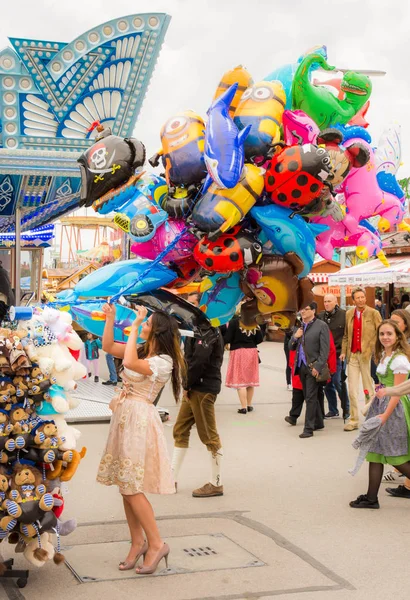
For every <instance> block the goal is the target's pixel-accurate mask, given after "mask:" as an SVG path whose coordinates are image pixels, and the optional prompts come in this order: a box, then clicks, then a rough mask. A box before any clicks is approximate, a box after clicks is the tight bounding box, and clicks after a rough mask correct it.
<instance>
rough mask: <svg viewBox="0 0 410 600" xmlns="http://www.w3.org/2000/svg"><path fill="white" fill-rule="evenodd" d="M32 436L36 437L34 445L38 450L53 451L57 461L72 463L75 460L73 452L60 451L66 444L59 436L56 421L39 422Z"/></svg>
mask: <svg viewBox="0 0 410 600" xmlns="http://www.w3.org/2000/svg"><path fill="white" fill-rule="evenodd" d="M31 434H32V435H33V436H34V443H35V444H36V445H37V447H38V448H41V449H43V450H53V452H54V454H55V458H56V459H57V461H64V462H66V463H70V462H71V461H72V460H73V452H72V450H66V451H62V450H60V446H61V444H63V443H64V440H63V439H62V438H60V437H59V436H58V431H57V426H56V424H55V423H54V421H43V420H39V422H38V424H37V425H36V426H35V427H34V428H33V430H32V432H31ZM50 462H52V461H50Z"/></svg>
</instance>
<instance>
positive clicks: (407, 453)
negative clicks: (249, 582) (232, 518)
mask: <svg viewBox="0 0 410 600" xmlns="http://www.w3.org/2000/svg"><path fill="white" fill-rule="evenodd" d="M3 270H4V269H3ZM0 271H1V265H0ZM0 275H1V273H0ZM6 283H8V284H9V281H8V282H6ZM5 291H7V290H5ZM8 294H9V292H8V291H7V294H5V298H4V301H6V300H7V303H9V295H8ZM186 299H187V300H188V301H189V302H190V303H192V304H194V305H196V306H199V304H200V295H199V294H198V293H197V292H194V293H191V294H189V295H188V296H187V297H186ZM351 301H352V303H353V306H352V307H351V308H348V310H347V311H346V310H344V309H342V308H341V307H340V306H339V305H338V301H337V298H336V296H334V295H333V294H327V295H326V296H325V297H324V310H323V311H321V312H318V307H317V304H316V303H315V302H311V303H310V304H308V305H307V306H304V307H302V309H301V310H300V313H299V314H298V315H297V320H296V323H295V326H294V327H293V328H292V329H289V330H287V331H286V332H285V339H284V349H285V356H286V385H287V389H288V390H289V391H291V392H292V399H291V408H290V411H289V414H288V415H287V416H286V417H285V421H286V422H287V423H288V424H289V425H290V426H292V427H294V426H295V425H296V424H297V421H298V419H300V418H301V415H302V410H303V406H304V405H305V415H304V427H303V431H302V432H301V433H300V435H299V437H300V438H301V439H307V438H311V437H313V436H314V435H315V432H317V431H319V430H322V429H324V428H325V423H326V421H327V420H329V419H337V418H340V417H341V418H342V419H343V421H342V422H343V428H344V431H346V432H352V431H356V430H359V405H360V402H361V398H362V393H361V391H363V394H364V397H365V403H364V407H363V408H362V411H361V412H362V413H363V415H364V416H365V417H366V418H365V421H364V424H363V425H362V427H361V428H360V431H357V433H358V437H357V438H356V439H355V441H354V444H355V445H356V447H358V448H359V449H360V452H359V458H358V462H357V465H356V467H355V470H354V472H355V471H356V470H357V469H358V468H360V465H361V463H362V462H363V460H364V458H366V460H367V462H368V463H369V480H368V489H367V491H366V493H364V494H361V495H360V496H358V498H356V499H355V500H353V501H352V502H350V506H351V507H352V508H367V509H377V508H379V501H378V492H379V488H380V485H381V483H382V482H385V483H389V484H391V483H398V484H399V485H398V486H397V487H387V488H386V489H387V492H388V493H389V494H390V495H391V496H395V497H399V498H410V401H409V397H408V394H410V379H409V375H410V344H409V342H410V303H409V300H408V297H405V296H403V297H402V299H401V302H400V301H399V299H398V297H395V298H393V301H392V303H391V305H390V306H389V310H388V311H387V308H386V305H385V304H383V302H382V301H381V299H379V298H376V302H375V308H371V307H369V306H368V305H367V299H366V291H365V289H363V288H362V287H356V288H354V289H353V291H352V294H351ZM103 310H104V312H105V315H106V325H105V329H104V335H103V339H102V343H101V341H100V340H99V339H98V338H96V337H95V336H93V335H92V334H90V333H88V334H86V336H85V339H84V361H85V363H86V365H87V372H88V377H89V378H91V379H92V378H94V382H95V383H99V359H100V353H99V351H100V350H101V349H102V350H104V351H105V353H106V361H107V367H108V371H109V378H108V380H107V381H104V382H102V383H103V385H108V386H109V385H112V386H117V384H118V383H120V384H122V386H121V387H120V388H117V389H116V393H115V395H114V397H113V399H112V401H111V403H110V408H111V410H112V412H113V415H112V418H111V423H110V429H109V434H108V439H107V443H106V448H105V451H104V453H103V456H102V458H101V461H100V465H99V470H98V475H97V480H98V481H99V482H100V483H102V484H104V485H116V486H118V488H119V491H120V493H121V495H122V500H123V507H124V513H125V517H126V519H127V522H128V526H129V530H130V535H131V546H130V550H129V553H128V555H127V556H126V557H125V559H124V560H123V561H122V562H121V563H120V564H119V567H118V568H119V569H120V570H122V571H123V570H130V569H134V568H136V572H137V573H138V574H149V573H153V572H155V570H156V569H157V568H158V565H159V563H160V561H161V560H162V559H165V561H166V563H167V562H168V555H169V552H170V548H169V546H168V544H167V543H165V542H164V541H163V539H162V538H161V535H160V532H159V529H158V525H157V522H156V519H155V515H154V511H153V508H152V506H151V504H150V502H149V500H148V499H147V497H146V493H156V494H173V493H175V492H177V490H178V480H179V477H180V471H181V467H182V465H183V461H184V459H185V457H186V455H187V452H188V449H189V441H190V434H191V431H192V429H193V427H194V426H195V427H196V430H197V432H198V436H199V439H200V440H201V442H202V443H203V445H204V446H205V447H206V449H207V450H208V452H209V459H210V470H209V480H208V481H206V482H205V484H204V485H203V486H201V487H199V488H197V489H195V490H193V491H192V496H193V497H194V498H210V497H216V496H222V495H223V493H224V487H223V480H222V469H221V466H222V459H223V449H222V442H221V438H220V436H219V433H218V427H217V420H216V413H215V403H216V400H217V396H218V395H219V394H220V392H221V389H222V385H223V381H222V372H221V371H222V363H223V358H224V352H225V350H228V351H229V360H228V367H227V374H226V380H225V385H226V387H228V388H232V389H235V390H236V391H237V394H238V400H239V408H238V413H239V414H240V415H248V414H249V413H251V412H252V411H253V410H254V405H253V399H254V392H255V388H257V387H258V386H259V363H260V359H259V351H258V345H259V344H260V343H261V342H262V341H263V339H264V336H265V330H264V327H263V326H259V327H258V328H257V329H256V330H255V331H253V332H249V331H244V330H243V328H242V326H241V322H240V318H239V312H238V313H237V314H236V315H235V316H234V318H233V319H232V320H231V321H230V322H229V324H228V325H227V326H223V327H214V328H213V330H212V331H213V335H212V336H208V337H207V339H206V340H205V339H198V338H195V337H187V338H186V339H185V340H181V338H180V333H179V330H178V325H177V322H176V320H175V319H174V318H173V317H172V316H170V315H168V314H167V313H165V312H162V311H157V312H154V313H152V314H151V315H150V316H149V318H147V316H148V315H147V310H146V308H144V307H141V306H139V307H136V313H137V318H136V320H135V322H134V323H133V326H132V329H131V333H130V336H129V339H128V342H127V344H125V345H124V344H118V343H116V342H114V335H113V330H114V320H115V307H114V305H110V304H106V305H105V306H104V308H103ZM387 313H389V315H390V316H389V318H388V319H386V316H387ZM138 338H140V339H143V340H145V343H143V344H142V345H138V344H137V339H138ZM168 381H171V384H172V391H173V394H174V397H175V400H176V401H179V400H181V402H180V406H179V411H178V415H177V418H176V421H175V425H174V428H173V438H174V449H173V455H172V458H170V457H169V456H168V452H167V445H166V440H165V436H164V431H163V427H162V424H161V418H160V416H159V412H158V410H157V409H156V404H157V402H158V399H159V397H160V395H161V393H162V390H163V387H164V385H165V384H166V383H167V382H168ZM325 402H327V409H325ZM384 465H389V466H390V467H391V470H389V471H387V472H386V473H384ZM141 558H142V559H143V562H142V566H137V563H138V561H139V560H140V559H141Z"/></svg>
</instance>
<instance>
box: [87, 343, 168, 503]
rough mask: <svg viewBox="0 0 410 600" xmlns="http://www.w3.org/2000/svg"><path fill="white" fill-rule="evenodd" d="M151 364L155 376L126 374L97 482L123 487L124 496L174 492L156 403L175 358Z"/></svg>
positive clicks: (152, 360)
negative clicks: (154, 403)
mask: <svg viewBox="0 0 410 600" xmlns="http://www.w3.org/2000/svg"><path fill="white" fill-rule="evenodd" d="M147 360H148V362H149V364H150V367H151V371H152V375H149V376H147V375H140V374H139V373H135V371H130V370H129V369H124V372H123V387H122V389H121V390H119V393H118V394H117V396H116V397H114V410H113V415H112V417H111V423H110V431H109V434H108V440H107V445H106V448H105V451H104V454H103V457H102V459H101V462H100V466H99V469H98V475H97V481H98V482H99V483H102V484H103V485H118V487H119V491H120V492H121V494H123V495H133V494H139V493H150V494H174V493H175V483H174V480H173V477H172V471H171V463H170V460H169V456H168V450H167V444H166V440H165V435H164V430H163V425H162V422H161V418H160V416H159V414H158V410H157V408H156V407H155V406H154V405H153V404H152V403H153V402H154V400H155V398H156V397H157V395H158V394H159V392H160V391H161V389H162V388H163V386H164V385H165V383H166V382H167V381H168V380H169V378H170V376H171V372H172V359H171V357H170V356H168V355H164V354H161V355H160V356H153V357H151V358H148V359H147Z"/></svg>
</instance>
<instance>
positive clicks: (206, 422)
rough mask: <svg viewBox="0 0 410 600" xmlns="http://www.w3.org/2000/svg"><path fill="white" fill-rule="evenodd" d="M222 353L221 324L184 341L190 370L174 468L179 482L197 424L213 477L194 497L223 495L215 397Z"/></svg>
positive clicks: (177, 430) (177, 426)
mask: <svg viewBox="0 0 410 600" xmlns="http://www.w3.org/2000/svg"><path fill="white" fill-rule="evenodd" d="M223 355H224V342H223V337H222V334H221V332H220V331H219V329H218V328H215V329H212V331H211V332H207V335H206V336H204V337H203V338H200V339H197V338H187V339H186V341H185V359H186V362H187V368H188V373H187V382H186V385H185V390H184V394H183V397H182V402H181V407H180V409H179V413H178V417H177V420H176V422H175V425H174V454H173V457H172V469H173V473H174V479H175V482H177V480H178V473H179V470H180V468H181V465H182V461H183V459H184V457H185V454H186V451H187V449H188V447H189V434H190V432H191V429H192V427H193V425H194V424H195V425H196V428H197V431H198V435H199V438H200V440H201V442H202V443H203V444H205V446H206V447H207V449H208V450H209V452H210V453H211V478H210V481H209V482H207V483H205V485H203V486H202V487H200V488H198V489H196V490H194V491H193V492H192V495H193V496H194V498H209V497H211V496H222V495H223V485H222V479H221V460H222V454H223V453H222V447H221V440H220V438H219V435H218V431H217V428H216V419H215V401H216V397H217V395H218V394H219V392H220V391H221V383H222V377H221V366H222V361H223Z"/></svg>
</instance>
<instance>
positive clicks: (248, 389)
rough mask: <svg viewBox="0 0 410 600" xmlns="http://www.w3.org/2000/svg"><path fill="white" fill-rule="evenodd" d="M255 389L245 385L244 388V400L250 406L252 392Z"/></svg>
mask: <svg viewBox="0 0 410 600" xmlns="http://www.w3.org/2000/svg"><path fill="white" fill-rule="evenodd" d="M254 391H255V388H253V387H247V388H246V401H247V403H248V406H252V400H253V393H254Z"/></svg>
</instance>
